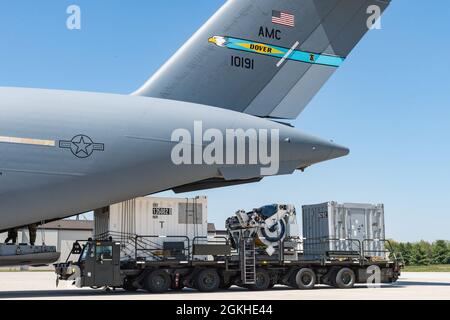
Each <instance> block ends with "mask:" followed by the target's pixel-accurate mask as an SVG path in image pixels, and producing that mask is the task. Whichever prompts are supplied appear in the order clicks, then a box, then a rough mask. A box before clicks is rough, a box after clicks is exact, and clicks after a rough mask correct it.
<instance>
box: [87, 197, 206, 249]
mask: <svg viewBox="0 0 450 320" xmlns="http://www.w3.org/2000/svg"><path fill="white" fill-rule="evenodd" d="M94 220H95V234H96V235H97V236H98V235H101V234H105V233H110V234H112V235H118V234H122V235H124V234H127V235H130V236H132V237H133V236H134V235H138V236H145V237H147V238H144V239H143V241H145V242H146V243H147V244H149V243H151V244H153V245H152V248H153V249H155V250H156V249H161V250H163V249H167V246H168V245H173V246H175V247H176V246H177V245H183V246H184V248H187V247H188V244H189V247H191V246H192V243H193V241H194V238H196V237H207V236H208V201H207V198H206V197H196V198H192V199H188V198H157V197H142V198H136V199H133V200H129V201H125V202H121V203H117V204H114V205H111V206H109V207H107V208H103V209H99V210H96V211H95V212H94ZM123 239H124V238H123V237H122V240H121V241H122V242H123V241H124V240H123ZM187 239H189V241H188V240H187ZM204 241H206V240H201V239H198V240H197V241H196V243H203V242H204ZM149 246H150V245H149Z"/></svg>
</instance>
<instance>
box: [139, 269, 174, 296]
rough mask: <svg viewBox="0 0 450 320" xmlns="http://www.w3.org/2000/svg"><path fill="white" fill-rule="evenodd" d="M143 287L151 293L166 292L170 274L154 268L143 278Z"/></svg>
mask: <svg viewBox="0 0 450 320" xmlns="http://www.w3.org/2000/svg"><path fill="white" fill-rule="evenodd" d="M144 288H145V289H146V290H147V291H149V292H152V293H163V292H167V291H168V290H169V288H170V276H169V274H168V273H167V272H166V271H164V270H155V271H152V272H151V273H150V274H148V275H147V277H145V279H144Z"/></svg>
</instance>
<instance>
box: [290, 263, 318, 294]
mask: <svg viewBox="0 0 450 320" xmlns="http://www.w3.org/2000/svg"><path fill="white" fill-rule="evenodd" d="M295 282H296V284H297V287H298V288H299V289H302V290H308V289H312V288H314V286H315V285H316V274H315V273H314V271H313V270H311V269H309V268H303V269H300V270H299V271H298V272H297V275H296V277H295Z"/></svg>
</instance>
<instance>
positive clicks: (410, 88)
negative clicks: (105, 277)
mask: <svg viewBox="0 0 450 320" xmlns="http://www.w3.org/2000/svg"><path fill="white" fill-rule="evenodd" d="M223 3H224V1H223V0H196V1H193V0H190V1H186V0H171V1H168V0H164V1H163V0H152V1H142V0H128V1H112V0H72V1H64V0H58V1H53V0H41V1H31V0H28V1H25V0H15V1H2V2H1V3H0V39H1V41H2V42H1V43H2V45H1V47H0V86H20V87H38V88H55V89H69V90H87V91H103V92H114V93H123V94H127V93H130V92H132V91H134V90H135V89H137V88H138V87H139V86H140V85H141V84H142V83H144V82H145V80H147V79H148V77H149V76H150V75H151V74H152V73H154V72H155V71H156V70H157V69H158V68H159V67H160V66H161V65H162V64H163V63H164V62H165V61H166V60H167V59H168V58H169V57H170V56H171V55H172V54H173V53H174V52H175V51H176V50H177V49H178V48H179V47H180V46H181V45H182V44H183V42H184V41H186V40H187V39H188V38H189V37H190V35H192V34H193V33H194V32H195V31H196V30H197V29H198V28H199V27H200V26H201V25H202V24H203V23H204V22H205V21H206V20H207V19H208V18H209V17H210V16H211V15H212V14H213V13H214V12H215V10H217V8H219V7H220V6H221V5H222V4H223ZM70 4H77V5H79V6H80V7H81V10H82V30H81V31H69V30H68V29H67V28H66V19H67V16H68V15H67V14H66V9H67V7H68V6H69V5H70ZM448 12H450V2H449V1H448V0H433V1H419V0H395V1H393V4H392V5H391V7H390V8H389V9H388V11H387V12H386V14H385V15H384V16H383V20H382V24H383V25H382V26H383V29H382V30H375V31H371V32H370V33H369V34H368V35H367V36H366V37H365V38H364V39H363V40H362V41H361V43H360V44H359V45H358V46H357V47H356V49H355V50H354V51H353V52H352V54H351V55H350V56H349V58H348V59H347V61H346V62H345V64H344V65H343V66H342V67H341V68H340V69H339V70H338V72H337V73H336V74H335V75H334V76H333V78H332V79H331V80H330V81H329V82H328V83H327V84H326V86H325V87H324V88H323V89H322V90H321V91H320V92H319V94H318V95H317V96H316V97H315V98H314V100H313V101H312V102H311V104H310V105H309V106H308V108H307V109H306V110H305V111H304V112H303V113H302V114H301V115H300V117H299V118H298V119H297V120H296V121H294V125H295V126H296V127H298V128H299V129H301V130H302V131H306V132H308V133H312V134H315V135H317V136H321V137H324V138H328V139H333V140H334V141H335V142H337V143H340V144H343V145H346V146H348V147H349V148H350V149H351V154H350V155H349V156H348V157H345V158H342V159H337V160H333V161H330V162H325V163H323V164H319V165H316V166H313V167H312V168H310V169H308V170H307V171H306V172H305V173H300V172H298V173H296V174H294V175H291V176H283V177H273V178H268V179H265V180H264V181H263V182H261V183H259V184H252V185H246V186H237V187H232V188H225V189H217V190H211V191H203V192H198V193H195V194H187V195H183V196H193V195H198V194H202V195H207V196H208V197H209V216H210V221H211V222H215V223H216V225H217V227H223V225H224V220H225V218H226V217H228V216H230V215H233V213H234V212H235V211H236V210H237V209H251V208H253V207H258V206H261V205H264V204H269V203H280V202H281V203H293V204H295V205H296V206H297V207H298V208H300V207H301V205H303V204H312V203H319V202H325V201H328V200H336V201H340V202H369V203H384V204H385V208H386V228H387V235H388V236H389V237H391V238H396V239H399V240H408V241H414V240H420V239H425V240H435V239H438V238H445V239H449V240H450V207H449V206H448V204H447V203H446V201H447V200H448V199H449V198H450V149H449V146H450V128H449V127H450V108H449V107H450V59H448V57H447V54H448V53H449V52H450V20H449V19H448ZM164 195H172V193H170V192H169V193H164Z"/></svg>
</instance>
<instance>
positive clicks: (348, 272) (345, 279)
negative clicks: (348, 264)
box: [335, 268, 356, 289]
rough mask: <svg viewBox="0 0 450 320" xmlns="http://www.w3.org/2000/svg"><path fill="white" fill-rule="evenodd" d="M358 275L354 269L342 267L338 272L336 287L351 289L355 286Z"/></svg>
mask: <svg viewBox="0 0 450 320" xmlns="http://www.w3.org/2000/svg"><path fill="white" fill-rule="evenodd" d="M355 282H356V276H355V273H354V272H353V270H352V269H349V268H342V269H341V270H339V271H338V272H337V274H336V280H335V283H336V287H338V288H340V289H349V288H353V287H354V286H355Z"/></svg>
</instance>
